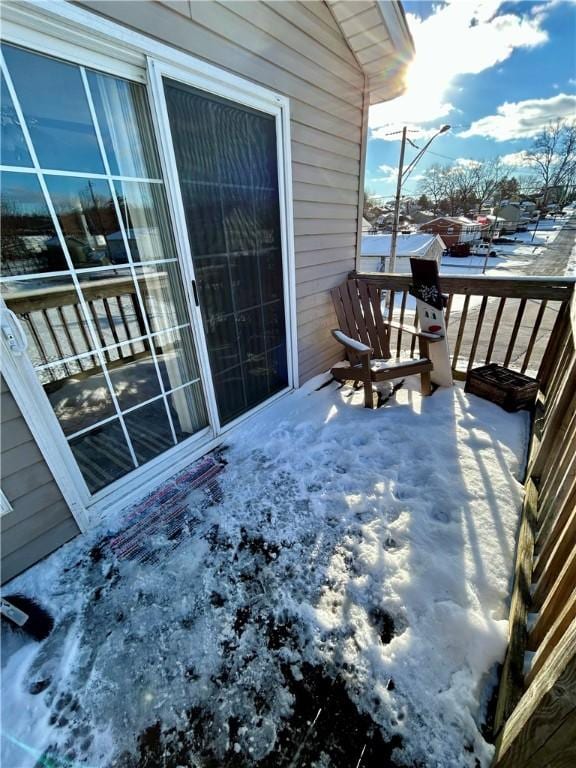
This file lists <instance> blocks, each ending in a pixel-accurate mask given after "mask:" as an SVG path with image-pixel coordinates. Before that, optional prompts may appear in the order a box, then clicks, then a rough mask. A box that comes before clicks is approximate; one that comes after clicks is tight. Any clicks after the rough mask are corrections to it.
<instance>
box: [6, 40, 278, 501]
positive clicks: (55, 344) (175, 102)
mask: <svg viewBox="0 0 576 768" xmlns="http://www.w3.org/2000/svg"><path fill="white" fill-rule="evenodd" d="M78 59H79V60H83V59H84V57H83V55H80V56H79V57H78ZM0 64H1V73H0V74H1V89H2V92H1V141H0V147H1V157H0V174H1V193H2V199H1V213H2V230H1V237H2V275H1V278H0V283H1V291H2V301H1V302H0V309H1V310H2V334H3V335H4V341H5V346H7V348H8V349H9V350H10V355H11V356H10V361H11V369H12V364H13V366H14V368H15V369H18V370H17V373H15V374H14V375H15V376H16V379H13V381H12V383H11V384H10V386H11V388H12V389H13V391H14V389H18V387H19V382H22V383H23V388H24V387H25V388H26V393H27V394H26V397H25V398H23V400H26V398H29V399H30V400H31V401H32V404H33V405H34V407H35V408H37V410H38V411H39V412H41V414H42V420H43V422H45V423H43V425H42V426H41V427H39V428H38V433H39V434H40V435H41V436H42V438H43V443H44V444H45V443H46V440H45V439H44V438H47V439H48V442H50V441H51V440H53V441H55V442H56V443H57V451H56V452H55V454H57V455H58V456H59V457H62V458H63V459H64V463H65V464H66V470H65V471H66V472H67V473H68V474H67V482H68V480H70V481H71V482H70V485H73V486H75V487H77V488H78V489H79V491H80V496H81V503H82V504H85V505H86V506H88V505H90V504H92V503H98V504H100V503H102V504H103V503H104V502H103V499H104V497H105V496H106V493H105V491H106V489H107V488H109V487H111V489H116V488H118V487H119V486H118V483H120V482H122V483H126V485H130V484H132V485H131V487H135V485H137V483H138V481H139V478H140V475H138V474H137V475H133V476H132V479H131V480H128V479H127V476H128V475H130V474H131V473H132V472H134V471H135V470H137V469H138V468H140V467H142V466H143V465H147V466H151V465H152V463H153V462H156V463H160V464H162V465H163V466H165V467H168V466H169V465H170V461H171V456H177V457H180V458H179V460H182V457H184V456H185V454H186V451H187V446H192V445H193V446H195V447H201V446H203V445H204V444H205V442H207V441H208V440H209V439H210V438H211V437H213V436H214V435H216V434H218V432H219V431H221V430H222V429H223V428H225V427H226V426H227V425H230V424H232V422H234V421H235V420H236V419H238V418H239V417H241V416H243V415H245V414H247V413H248V412H250V411H252V410H253V409H254V408H256V407H257V406H259V405H261V404H263V403H264V402H266V401H267V400H269V399H270V398H271V397H273V396H275V395H277V394H279V393H281V392H282V391H284V390H286V389H287V388H288V386H289V385H290V383H291V377H290V372H289V366H288V348H289V346H290V345H289V340H288V336H287V320H286V317H287V314H286V309H287V301H286V298H285V297H286V296H287V290H288V289H287V280H286V275H287V265H286V262H285V260H284V259H283V251H285V240H286V236H285V231H286V228H285V226H284V225H283V224H282V222H283V218H282V215H281V211H282V208H283V204H282V205H281V201H282V200H283V199H284V198H283V196H282V195H281V190H282V185H283V183H284V182H283V178H282V177H281V174H280V173H279V168H281V166H279V156H280V154H281V153H280V151H279V147H280V146H281V141H280V140H279V137H278V133H277V131H278V130H279V128H278V126H279V125H280V115H281V107H279V106H278V105H277V103H276V102H275V101H274V99H275V98H276V97H273V95H272V96H267V97H266V98H265V97H264V96H261V98H260V99H258V98H251V94H248V97H246V94H245V100H247V101H248V102H249V103H250V104H251V106H245V105H244V104H243V103H242V104H241V103H237V102H236V100H235V92H234V91H232V95H231V98H232V99H234V100H230V99H229V98H224V97H223V96H218V95H215V94H214V93H212V92H211V91H210V92H209V91H207V90H200V89H199V88H197V87H196V85H197V84H198V83H200V82H201V81H202V77H201V76H199V77H198V76H194V78H193V76H192V74H191V73H190V78H191V80H192V79H193V80H194V85H192V84H190V83H189V82H188V81H187V80H186V77H187V75H186V77H184V79H182V80H181V79H180V74H181V72H182V70H181V69H179V68H176V67H175V66H172V65H168V64H162V65H160V64H157V63H154V62H151V61H150V62H149V70H148V76H149V78H150V80H149V83H148V85H146V84H145V83H144V80H145V75H146V71H145V69H144V67H143V66H142V69H141V70H139V71H138V74H136V73H134V72H133V70H131V72H133V76H134V77H136V78H138V77H140V78H141V82H136V81H135V80H131V79H125V78H123V77H120V76H116V75H113V74H108V73H104V72H101V71H96V70H95V69H93V68H90V67H88V66H83V65H82V64H78V63H70V62H68V61H63V60H61V59H59V58H56V57H54V56H51V55H50V56H49V55H44V54H41V53H38V52H36V51H32V50H29V49H27V48H25V47H20V46H17V45H11V44H3V45H2V56H1V57H0ZM142 64H144V61H142ZM122 71H123V70H122ZM211 83H213V81H211ZM218 83H220V81H218ZM219 92H220V90H219ZM221 92H222V93H225V94H226V95H227V96H230V93H231V89H230V88H229V87H227V88H224V87H223V88H222V91H221ZM149 99H151V101H149ZM260 103H262V105H263V106H262V109H260V108H259V105H260ZM153 116H154V117H153ZM158 141H160V143H158ZM163 169H168V173H167V175H166V176H165V175H164V173H163ZM20 336H22V338H25V340H26V347H27V348H26V350H24V349H23V346H24V345H22V344H20V345H19V344H18V343H17V340H16V341H15V339H16V337H20ZM17 347H20V348H17ZM22 352H25V354H22ZM12 354H13V355H14V356H12ZM19 361H24V362H22V363H20V362H19ZM19 366H20V368H19ZM11 375H12V374H11ZM24 382H26V383H25V384H24ZM32 384H33V386H32ZM32 390H33V391H32ZM25 407H26V403H25V404H24V408H25ZM46 413H47V414H48V417H47V418H46V419H44V414H46ZM190 438H194V440H193V441H190ZM186 441H189V442H188V443H186V446H183V445H182V444H183V443H185V442H186ZM171 451H174V452H173V453H172V454H170V456H166V455H165V454H168V453H170V452H171ZM160 459H162V461H160ZM49 461H50V460H49ZM141 474H144V473H141ZM122 487H125V486H124V485H123V486H122ZM92 497H95V498H92Z"/></svg>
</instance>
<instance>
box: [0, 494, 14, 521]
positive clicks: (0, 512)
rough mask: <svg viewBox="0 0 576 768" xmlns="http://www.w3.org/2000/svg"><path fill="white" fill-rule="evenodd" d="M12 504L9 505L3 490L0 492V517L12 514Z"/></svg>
mask: <svg viewBox="0 0 576 768" xmlns="http://www.w3.org/2000/svg"><path fill="white" fill-rule="evenodd" d="M13 511H14V510H13V509H12V504H10V502H9V500H8V497H7V496H6V494H5V493H4V491H3V490H0V517H4V515H9V514H10V512H13Z"/></svg>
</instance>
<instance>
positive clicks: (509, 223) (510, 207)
mask: <svg viewBox="0 0 576 768" xmlns="http://www.w3.org/2000/svg"><path fill="white" fill-rule="evenodd" d="M494 215H495V216H498V218H500V219H503V222H502V225H501V227H500V231H501V233H502V234H503V235H506V234H513V233H514V232H516V230H517V229H518V225H519V224H520V221H521V219H522V209H521V208H520V205H519V204H518V203H506V204H505V205H500V206H498V207H496V208H494Z"/></svg>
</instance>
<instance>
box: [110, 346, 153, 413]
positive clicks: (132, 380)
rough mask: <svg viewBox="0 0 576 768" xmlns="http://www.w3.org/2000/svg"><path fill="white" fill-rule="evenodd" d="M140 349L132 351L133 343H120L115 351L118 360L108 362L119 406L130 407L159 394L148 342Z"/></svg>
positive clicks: (123, 408) (122, 407)
mask: <svg viewBox="0 0 576 768" xmlns="http://www.w3.org/2000/svg"><path fill="white" fill-rule="evenodd" d="M141 346H142V347H143V349H142V351H139V352H138V351H134V344H122V345H121V346H120V347H118V348H117V349H116V350H115V351H116V352H117V353H118V355H119V360H117V361H115V362H113V363H109V364H108V372H109V374H110V379H111V381H112V386H113V387H114V393H115V395H116V397H117V398H118V402H119V404H120V408H121V409H122V410H125V409H127V408H132V407H133V406H135V405H138V404H139V403H143V402H145V401H146V400H152V398H153V397H156V396H157V395H159V394H161V390H160V383H159V381H158V375H157V373H156V366H155V365H154V360H153V359H152V353H151V351H150V345H149V344H148V342H147V341H146V342H144V343H143V344H141Z"/></svg>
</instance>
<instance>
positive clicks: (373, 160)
mask: <svg viewBox="0 0 576 768" xmlns="http://www.w3.org/2000/svg"><path fill="white" fill-rule="evenodd" d="M403 6H404V10H405V11H406V14H407V18H408V23H409V25H410V29H411V31H412V34H413V36H414V39H415V45H416V57H415V61H414V63H413V65H412V67H411V70H410V73H409V76H408V88H407V91H406V94H405V95H404V96H402V97H400V98H399V99H395V100H394V101H391V102H387V103H384V104H380V105H377V106H375V107H372V108H371V109H370V133H369V142H368V154H367V166H366V187H367V188H368V189H370V190H371V191H374V192H376V193H377V194H378V195H384V196H392V195H393V194H394V191H395V185H396V172H397V171H396V169H397V166H398V157H399V153H400V142H399V140H398V139H399V137H398V136H390V135H387V134H390V133H393V132H394V131H398V130H399V129H400V128H401V127H402V125H404V124H405V125H407V126H408V127H409V129H410V131H411V132H410V133H409V134H408V135H409V137H411V138H412V139H413V141H415V142H416V143H417V144H419V145H420V146H422V145H423V144H425V143H426V141H427V140H428V138H429V137H430V136H431V135H432V134H433V133H435V132H436V130H437V129H438V128H439V127H440V126H442V125H444V124H446V123H448V124H450V125H451V126H452V128H451V130H450V131H449V132H448V133H445V134H443V135H441V136H439V137H438V138H437V139H435V141H434V143H433V144H432V145H431V147H430V151H429V152H427V153H426V155H425V156H424V157H423V158H422V160H421V161H420V163H419V164H418V168H417V170H415V171H414V173H413V174H412V175H411V177H410V179H409V180H408V181H407V182H406V185H405V187H404V189H403V192H404V193H405V194H412V193H416V194H417V193H418V176H419V175H420V174H421V173H422V170H423V169H425V168H426V167H427V166H428V165H431V164H433V163H450V162H452V161H460V162H465V161H466V160H483V159H489V158H493V157H498V156H499V157H501V158H502V160H503V162H504V163H505V164H506V166H507V168H508V169H509V172H510V175H519V174H522V173H528V172H529V171H527V169H526V168H525V166H524V167H523V158H522V151H523V150H525V149H526V148H527V147H528V146H529V145H530V143H531V140H532V138H533V136H534V135H535V134H536V133H538V131H539V130H541V129H542V128H543V127H545V126H546V125H547V124H548V123H549V122H550V121H551V120H554V119H556V118H558V117H561V118H568V119H575V118H576V2H575V0H549V2H542V1H540V2H528V1H527V0H523V1H520V2H499V0H453V1H452V2H437V3H429V2H404V3H403ZM432 153H434V154H432ZM415 154H416V150H414V149H411V148H410V147H408V149H407V156H406V162H410V159H411V157H413V156H414V155H415ZM439 155H442V157H440V156H439Z"/></svg>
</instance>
